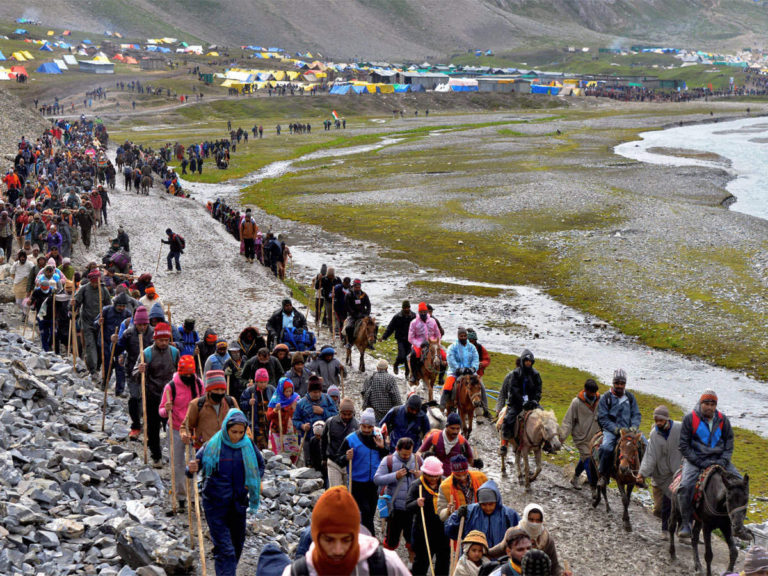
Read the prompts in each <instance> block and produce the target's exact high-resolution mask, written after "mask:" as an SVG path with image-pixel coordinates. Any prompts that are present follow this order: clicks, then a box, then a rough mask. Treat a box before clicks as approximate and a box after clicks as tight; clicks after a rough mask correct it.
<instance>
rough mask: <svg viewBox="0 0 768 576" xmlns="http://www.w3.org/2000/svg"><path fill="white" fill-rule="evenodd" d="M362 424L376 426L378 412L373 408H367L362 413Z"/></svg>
mask: <svg viewBox="0 0 768 576" xmlns="http://www.w3.org/2000/svg"><path fill="white" fill-rule="evenodd" d="M360 424H361V425H366V426H376V413H375V412H374V411H373V408H366V409H365V410H363V413H362V414H361V415H360Z"/></svg>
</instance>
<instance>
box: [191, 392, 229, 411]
mask: <svg viewBox="0 0 768 576" xmlns="http://www.w3.org/2000/svg"><path fill="white" fill-rule="evenodd" d="M205 398H206V397H205V396H201V397H200V398H198V399H197V411H198V412H200V410H202V409H203V405H204V404H205ZM224 399H225V400H226V401H227V405H228V406H229V409H230V410H232V408H234V407H235V399H234V398H232V396H229V395H226V396H224Z"/></svg>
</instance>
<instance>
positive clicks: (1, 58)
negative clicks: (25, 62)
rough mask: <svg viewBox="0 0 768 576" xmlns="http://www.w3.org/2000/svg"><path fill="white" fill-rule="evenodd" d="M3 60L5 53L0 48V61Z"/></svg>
mask: <svg viewBox="0 0 768 576" xmlns="http://www.w3.org/2000/svg"><path fill="white" fill-rule="evenodd" d="M3 60H5V55H4V54H3V51H2V50H0V62H2V61H3Z"/></svg>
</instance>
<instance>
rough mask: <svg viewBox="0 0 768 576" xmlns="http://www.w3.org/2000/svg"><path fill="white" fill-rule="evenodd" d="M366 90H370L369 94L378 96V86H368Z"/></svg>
mask: <svg viewBox="0 0 768 576" xmlns="http://www.w3.org/2000/svg"><path fill="white" fill-rule="evenodd" d="M365 89H366V90H368V94H376V84H366V85H365Z"/></svg>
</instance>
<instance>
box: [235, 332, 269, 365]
mask: <svg viewBox="0 0 768 576" xmlns="http://www.w3.org/2000/svg"><path fill="white" fill-rule="evenodd" d="M248 333H251V334H252V335H253V341H252V342H251V343H250V344H249V343H247V342H246V341H245V340H246V339H245V336H246V335H247V334H248ZM237 343H238V344H240V350H242V354H243V358H245V359H246V360H250V359H251V358H253V357H254V356H256V353H257V352H258V351H259V350H260V349H261V348H266V347H267V341H266V340H265V339H264V337H263V336H261V335H260V334H259V330H258V329H257V328H256V327H254V326H248V328H245V329H244V330H243V331H242V332H240V336H239V337H238V339H237Z"/></svg>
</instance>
